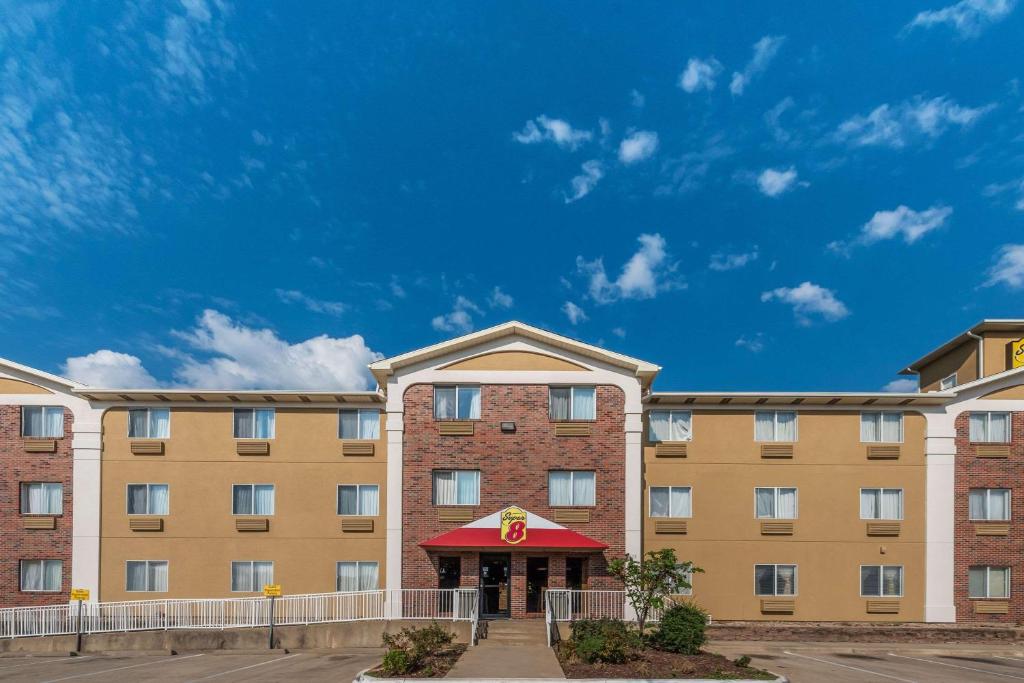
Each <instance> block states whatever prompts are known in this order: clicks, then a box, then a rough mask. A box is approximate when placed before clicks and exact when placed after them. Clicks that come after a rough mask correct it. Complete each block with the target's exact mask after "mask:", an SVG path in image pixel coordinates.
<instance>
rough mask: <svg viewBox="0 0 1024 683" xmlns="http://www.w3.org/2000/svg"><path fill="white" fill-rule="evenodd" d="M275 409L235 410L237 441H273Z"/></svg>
mask: <svg viewBox="0 0 1024 683" xmlns="http://www.w3.org/2000/svg"><path fill="white" fill-rule="evenodd" d="M274 421H275V420H274V409H273V408H235V438H236V439H273V438H274Z"/></svg>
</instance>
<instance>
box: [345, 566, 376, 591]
mask: <svg viewBox="0 0 1024 683" xmlns="http://www.w3.org/2000/svg"><path fill="white" fill-rule="evenodd" d="M338 590H339V591H372V590H377V563H376V562H339V563H338Z"/></svg>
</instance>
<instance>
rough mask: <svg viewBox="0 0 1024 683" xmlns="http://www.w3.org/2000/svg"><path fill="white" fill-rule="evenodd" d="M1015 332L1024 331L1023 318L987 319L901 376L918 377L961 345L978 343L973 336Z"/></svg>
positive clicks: (928, 354) (916, 361) (940, 347)
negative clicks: (987, 333)
mask: <svg viewBox="0 0 1024 683" xmlns="http://www.w3.org/2000/svg"><path fill="white" fill-rule="evenodd" d="M1014 330H1020V331H1024V319H1021V318H986V319H984V320H982V321H981V322H980V323H977V324H976V325H974V326H973V327H969V328H968V329H966V330H964V331H963V332H961V333H960V334H958V335H957V336H955V337H953V338H952V339H950V340H949V341H947V342H946V343H945V344H943V345H942V346H939V347H938V348H936V349H934V350H932V351H929V352H928V353H926V354H925V355H923V356H921V357H920V358H918V359H917V360H915V361H914V362H913V363H911V364H910V365H908V366H907V367H905V368H903V369H902V370H900V371H899V374H901V375H916V374H918V372H920V371H921V368H923V367H924V366H926V365H928V364H929V363H931V362H932V361H934V360H935V359H937V358H940V357H942V356H944V355H945V354H947V353H949V352H950V351H952V350H953V349H955V348H956V347H958V346H960V345H961V344H963V343H965V342H969V341H976V340H975V339H974V337H972V336H971V335H975V334H981V333H982V332H1012V331H1014Z"/></svg>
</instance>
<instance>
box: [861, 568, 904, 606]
mask: <svg viewBox="0 0 1024 683" xmlns="http://www.w3.org/2000/svg"><path fill="white" fill-rule="evenodd" d="M860 594H861V596H862V597H865V598H899V597H902V596H903V567H892V566H885V565H881V566H880V565H861V568H860Z"/></svg>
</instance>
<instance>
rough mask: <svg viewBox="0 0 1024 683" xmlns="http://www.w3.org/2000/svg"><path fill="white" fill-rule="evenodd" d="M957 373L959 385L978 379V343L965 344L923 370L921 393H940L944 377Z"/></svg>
mask: <svg viewBox="0 0 1024 683" xmlns="http://www.w3.org/2000/svg"><path fill="white" fill-rule="evenodd" d="M954 372H955V373H956V379H957V383H958V384H964V383H965V382H973V381H974V380H976V379H978V342H977V341H975V340H973V339H972V340H970V341H967V342H964V343H963V344H961V345H960V346H957V347H956V348H955V349H952V350H950V351H949V353H946V354H945V355H942V356H939V357H938V358H936V359H935V360H934V361H932V362H931V363H929V364H928V365H925V366H924V367H922V368H921V391H938V390H939V382H940V381H941V380H942V378H943V377H948V376H949V375H951V374H953V373H954Z"/></svg>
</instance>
